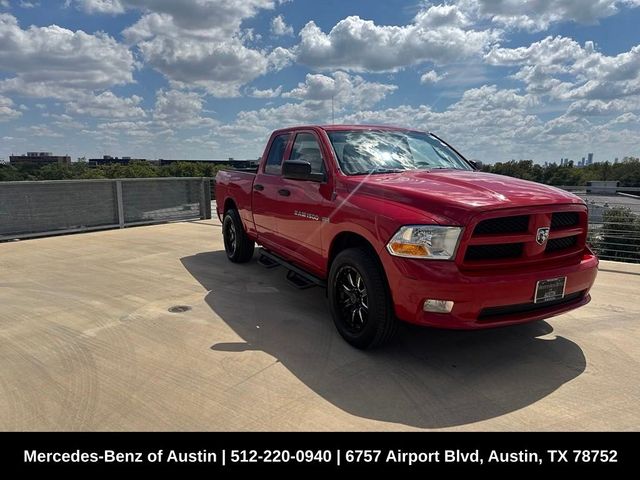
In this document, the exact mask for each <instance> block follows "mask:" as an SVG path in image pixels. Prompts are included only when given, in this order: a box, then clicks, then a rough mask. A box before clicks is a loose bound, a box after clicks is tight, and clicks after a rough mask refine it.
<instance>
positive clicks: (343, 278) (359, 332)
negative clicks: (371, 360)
mask: <svg viewBox="0 0 640 480" xmlns="http://www.w3.org/2000/svg"><path fill="white" fill-rule="evenodd" d="M327 287H328V294H329V305H330V309H331V314H332V316H333V321H334V323H335V325H336V328H337V329H338V332H339V333H340V335H342V338H344V339H345V340H346V341H347V342H348V343H349V344H351V345H352V346H354V347H356V348H360V349H367V348H375V347H379V346H381V345H384V344H385V343H388V342H389V341H390V340H391V339H392V338H393V336H394V334H395V333H396V330H397V327H398V321H397V320H396V318H395V315H394V312H393V305H392V301H391V295H390V294H389V289H388V288H387V282H386V278H385V275H384V271H383V270H382V268H381V267H380V265H379V264H378V262H376V260H375V259H374V258H372V256H371V254H370V253H369V252H367V251H366V250H363V249H360V248H349V249H346V250H343V251H342V252H340V253H339V254H338V255H337V256H336V258H335V260H334V261H333V263H332V264H331V269H330V271H329V281H328V285H327Z"/></svg>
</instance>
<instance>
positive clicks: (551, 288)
mask: <svg viewBox="0 0 640 480" xmlns="http://www.w3.org/2000/svg"><path fill="white" fill-rule="evenodd" d="M566 284H567V277H559V278H551V279H549V280H540V281H539V282H538V283H536V294H535V300H534V302H535V303H544V302H552V301H554V300H560V299H561V298H564V287H565V286H566Z"/></svg>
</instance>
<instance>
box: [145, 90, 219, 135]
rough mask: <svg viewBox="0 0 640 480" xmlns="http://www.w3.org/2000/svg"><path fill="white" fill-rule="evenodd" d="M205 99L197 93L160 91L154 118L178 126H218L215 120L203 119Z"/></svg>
mask: <svg viewBox="0 0 640 480" xmlns="http://www.w3.org/2000/svg"><path fill="white" fill-rule="evenodd" d="M202 113H203V99H202V96H201V95H199V94H198V93H195V92H181V91H178V90H168V91H165V90H159V91H158V93H157V96H156V105H155V109H154V113H153V116H154V118H155V119H156V120H163V121H166V122H167V123H168V124H170V125H177V126H182V127H184V126H211V125H215V124H217V122H216V121H215V120H214V119H213V118H209V117H202Z"/></svg>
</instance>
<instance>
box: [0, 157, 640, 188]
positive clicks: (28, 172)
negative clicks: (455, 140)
mask: <svg viewBox="0 0 640 480" xmlns="http://www.w3.org/2000/svg"><path fill="white" fill-rule="evenodd" d="M221 168H224V166H222V165H213V164H211V165H208V164H205V163H194V162H177V163H172V164H170V165H163V166H160V165H155V164H153V163H150V162H148V161H132V162H131V163H129V164H128V165H119V164H109V165H100V166H96V167H91V166H89V165H87V164H86V163H84V162H74V163H72V164H71V165H70V166H60V165H57V164H53V165H44V166H40V167H39V166H32V165H10V164H0V181H5V182H7V181H20V180H72V179H92V178H142V177H215V176H216V173H217V172H218V170H220V169H221ZM482 171H484V172H490V173H497V174H500V175H507V176H509V177H516V178H522V179H525V180H532V181H534V182H539V183H544V184H546V185H556V186H557V185H586V183H587V182H588V181H590V180H617V181H619V182H620V185H621V186H624V187H635V186H640V159H637V158H627V159H624V160H623V161H622V162H618V163H611V162H603V163H594V164H592V165H588V166H586V167H582V168H576V167H574V166H573V163H572V162H569V164H568V165H562V166H561V165H557V164H550V165H546V166H545V165H538V164H535V163H533V160H511V161H508V162H498V163H496V164H494V165H483V166H482Z"/></svg>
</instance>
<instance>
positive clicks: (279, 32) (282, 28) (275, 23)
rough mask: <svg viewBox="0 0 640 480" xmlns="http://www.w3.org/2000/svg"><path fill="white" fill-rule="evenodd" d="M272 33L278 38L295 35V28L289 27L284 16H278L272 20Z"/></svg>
mask: <svg viewBox="0 0 640 480" xmlns="http://www.w3.org/2000/svg"><path fill="white" fill-rule="evenodd" d="M271 33H273V34H274V35H276V36H286V35H293V27H292V26H291V25H287V22H285V21H284V17H283V16H282V15H278V16H277V17H273V19H272V20H271Z"/></svg>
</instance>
